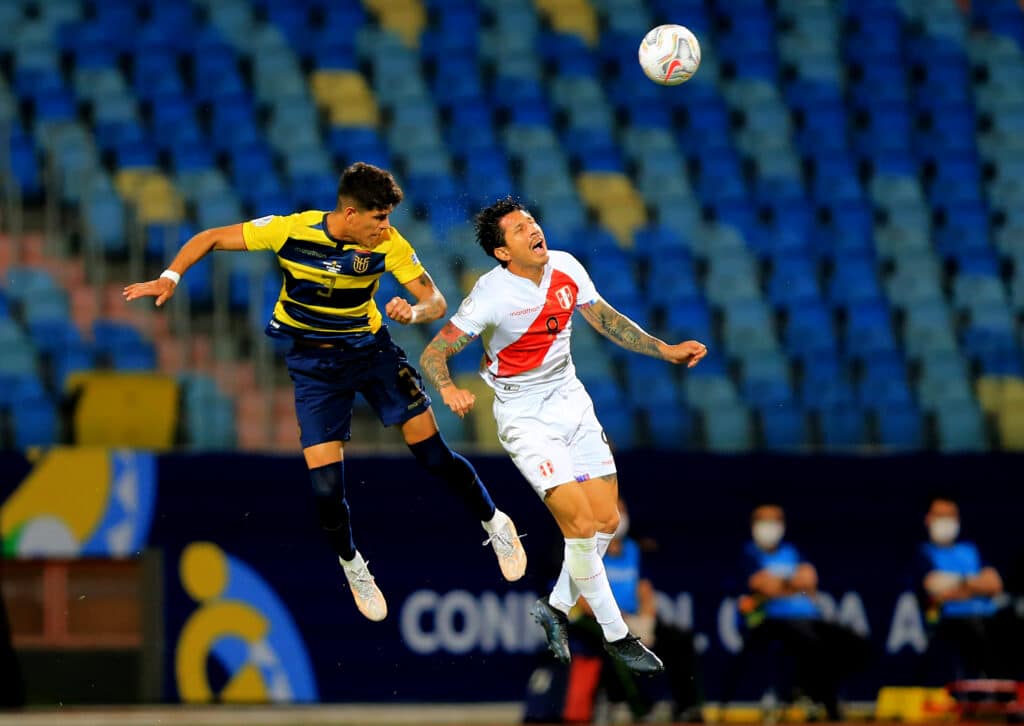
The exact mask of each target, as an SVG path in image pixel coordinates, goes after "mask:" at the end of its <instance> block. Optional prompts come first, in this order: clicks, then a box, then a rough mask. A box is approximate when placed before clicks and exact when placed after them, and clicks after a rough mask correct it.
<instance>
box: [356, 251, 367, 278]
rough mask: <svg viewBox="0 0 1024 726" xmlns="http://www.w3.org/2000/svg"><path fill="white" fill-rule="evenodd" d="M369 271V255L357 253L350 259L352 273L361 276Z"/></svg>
mask: <svg viewBox="0 0 1024 726" xmlns="http://www.w3.org/2000/svg"><path fill="white" fill-rule="evenodd" d="M369 269H370V255H361V254H359V253H358V252H357V253H356V254H355V256H354V257H353V258H352V271H353V272H358V273H359V274H362V273H364V272H366V271H367V270H369Z"/></svg>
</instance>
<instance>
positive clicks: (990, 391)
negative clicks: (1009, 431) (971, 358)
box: [974, 376, 1003, 413]
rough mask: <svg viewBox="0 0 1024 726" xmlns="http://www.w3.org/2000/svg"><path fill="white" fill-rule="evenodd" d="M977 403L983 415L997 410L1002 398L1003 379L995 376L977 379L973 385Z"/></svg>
mask: <svg viewBox="0 0 1024 726" xmlns="http://www.w3.org/2000/svg"><path fill="white" fill-rule="evenodd" d="M974 387H975V390H976V392H977V394H978V402H979V403H981V410H982V411H984V412H985V413H995V412H996V411H998V410H999V408H1000V405H1001V403H1002V398H1003V379H1002V378H1000V377H997V376H992V377H983V378H979V379H978V380H977V381H976V382H975V384H974Z"/></svg>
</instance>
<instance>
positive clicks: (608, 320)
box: [580, 298, 708, 368]
mask: <svg viewBox="0 0 1024 726" xmlns="http://www.w3.org/2000/svg"><path fill="white" fill-rule="evenodd" d="M580 313H581V314H582V315H583V317H584V318H585V319H586V321H587V322H588V323H590V324H591V325H592V326H593V327H594V329H595V330H597V332H599V333H600V334H601V335H603V336H604V337H606V338H608V340H610V341H612V342H613V343H615V344H616V345H619V346H621V347H622V348H625V349H626V350H631V351H634V352H635V353H643V354H644V355H649V356H651V357H652V358H660V359H662V360H666V361H668V362H670V363H686V364H687V367H689V368H693V366H695V365H697V363H699V362H700V359H701V358H703V357H704V356H705V355H706V354H707V352H708V349H707V347H706V346H705V345H703V344H702V343H698V342H697V341H696V340H688V341H685V342H683V343H676V344H675V345H669V344H668V343H666V342H665V341H663V340H660V339H658V338H655V337H654V336H653V335H651V334H650V333H648V332H647V331H645V330H644V329H643V328H641V327H640V326H639V325H637V324H636V323H634V322H633V321H632V320H630V319H629V318H627V317H626V316H625V315H623V314H622V313H620V312H619V311H618V310H616V309H615V308H613V307H612V306H611V305H609V304H608V303H606V302H605V301H604V300H602V299H601V298H598V299H597V302H595V303H594V304H593V305H586V306H583V307H581V308H580Z"/></svg>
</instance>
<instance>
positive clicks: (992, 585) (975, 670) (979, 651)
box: [919, 495, 1013, 684]
mask: <svg viewBox="0 0 1024 726" xmlns="http://www.w3.org/2000/svg"><path fill="white" fill-rule="evenodd" d="M924 522H925V526H926V527H927V528H928V542H926V543H925V544H923V545H921V549H920V558H921V565H920V571H921V573H922V575H921V579H920V581H919V582H920V587H921V592H920V596H921V599H922V601H923V610H924V613H925V620H926V622H927V623H928V625H929V627H930V629H931V638H930V641H929V645H928V651H927V657H926V662H927V664H928V673H929V676H928V680H929V681H931V682H934V683H937V684H944V683H947V682H949V681H952V680H960V679H964V678H985V677H988V678H999V677H1010V676H1012V675H1013V674H1012V670H1013V667H1012V664H1011V662H1010V658H1011V656H1010V654H1009V653H1007V652H1005V651H1006V650H1007V649H1006V648H1005V647H1004V645H1005V644H1006V643H1007V642H1009V638H1008V637H1007V636H1008V634H1009V625H1010V621H1011V620H1012V615H1011V614H1010V613H1001V612H1000V599H1001V598H1000V596H1001V595H1002V594H1003V580H1002V578H1001V577H1000V576H999V573H998V572H997V571H996V569H995V568H994V567H991V566H989V565H986V564H985V562H984V561H983V560H982V558H981V554H980V553H979V551H978V548H977V546H976V545H975V544H974V543H973V542H967V541H963V540H959V539H958V538H959V536H960V507H959V506H958V504H957V502H956V500H955V499H953V498H952V497H951V496H947V495H940V496H936V497H933V498H932V499H931V501H930V503H929V505H928V513H927V514H926V515H925V518H924Z"/></svg>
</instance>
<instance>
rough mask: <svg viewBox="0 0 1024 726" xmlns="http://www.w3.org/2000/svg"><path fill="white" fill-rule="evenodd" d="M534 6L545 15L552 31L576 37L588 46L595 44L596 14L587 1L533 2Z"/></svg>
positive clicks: (548, 0) (542, 0) (597, 32)
mask: <svg viewBox="0 0 1024 726" xmlns="http://www.w3.org/2000/svg"><path fill="white" fill-rule="evenodd" d="M534 4H535V5H536V6H537V9H538V10H540V11H541V12H542V13H544V14H545V15H547V17H548V22H549V23H550V24H551V27H552V29H553V30H555V31H557V32H559V33H571V34H574V35H578V36H580V37H581V38H583V40H584V41H586V43H587V44H588V45H595V44H596V43H597V39H598V35H599V28H598V22H597V13H596V12H594V7H593V5H591V4H590V2H589V1H588V0H534Z"/></svg>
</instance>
